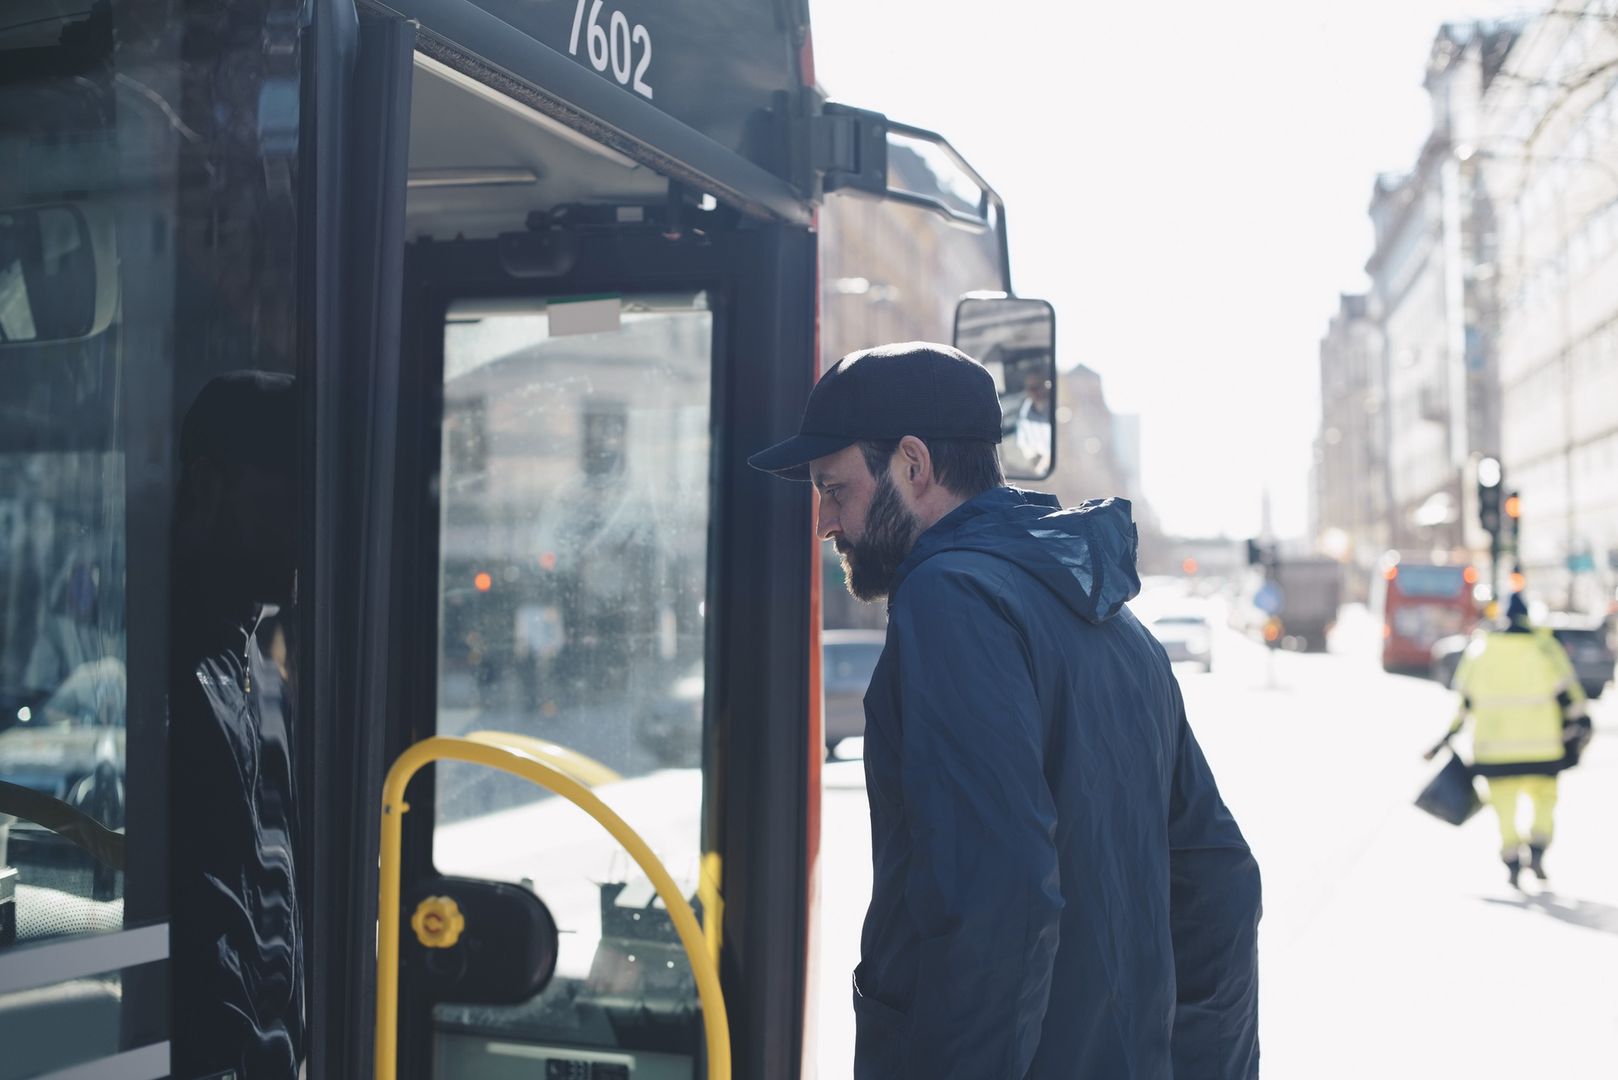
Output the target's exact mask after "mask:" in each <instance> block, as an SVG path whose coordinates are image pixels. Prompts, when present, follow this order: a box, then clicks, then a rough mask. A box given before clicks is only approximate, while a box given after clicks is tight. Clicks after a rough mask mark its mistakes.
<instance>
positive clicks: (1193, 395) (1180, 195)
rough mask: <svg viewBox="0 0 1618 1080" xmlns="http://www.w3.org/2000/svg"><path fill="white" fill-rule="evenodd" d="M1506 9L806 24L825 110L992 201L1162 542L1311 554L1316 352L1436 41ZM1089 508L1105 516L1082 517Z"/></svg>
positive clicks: (1397, 160)
mask: <svg viewBox="0 0 1618 1080" xmlns="http://www.w3.org/2000/svg"><path fill="white" fill-rule="evenodd" d="M1522 6H1523V5H1522V4H1521V2H1520V0H1518V2H1516V3H1508V2H1503V0H1354V2H1345V0H1330V2H1326V0H1254V2H1249V3H1245V4H1226V5H1216V4H1207V3H1203V2H1197V0H1159V2H1157V3H1153V4H1133V3H1113V4H1106V5H1101V4H1083V5H1079V4H1067V3H1051V2H1033V0H1007V2H1005V3H1001V4H997V5H989V4H984V3H982V2H975V3H966V2H964V0H875V2H873V0H811V14H812V18H813V21H814V34H815V63H816V68H817V72H818V75H819V78H820V82H821V84H822V85H823V86H824V87H825V88H826V91H827V93H828V94H829V95H830V96H831V97H832V99H833V100H836V101H843V102H846V103H848V104H851V105H858V106H862V107H865V108H872V109H877V110H879V111H881V112H884V113H886V114H888V115H889V116H891V117H893V118H895V119H899V120H904V121H905V122H907V123H913V124H918V125H920V126H922V127H928V128H932V129H934V130H937V131H940V132H942V133H943V134H944V135H945V136H946V137H948V138H949V139H950V141H951V142H952V143H954V145H955V146H956V147H957V148H958V149H959V150H960V151H961V152H962V153H963V154H964V155H965V156H966V157H967V159H968V160H969V161H971V162H972V163H973V164H974V165H975V166H977V168H978V169H979V171H981V172H982V173H983V174H984V176H986V177H987V178H988V180H989V182H990V183H992V184H993V185H994V186H995V187H996V188H997V189H998V190H999V192H1000V194H1001V195H1002V196H1003V197H1004V198H1005V200H1006V207H1007V221H1008V222H1009V225H1010V229H1011V251H1012V279H1013V283H1014V284H1015V286H1016V289H1017V292H1018V293H1019V294H1021V295H1024V296H1038V297H1044V298H1046V299H1049V300H1051V301H1052V302H1053V303H1054V304H1055V305H1056V312H1057V351H1058V356H1059V357H1060V358H1061V363H1062V365H1063V366H1064V367H1066V366H1070V365H1072V364H1074V363H1079V362H1083V363H1086V364H1088V365H1090V366H1091V367H1093V368H1095V369H1096V370H1097V371H1099V372H1101V373H1102V375H1103V376H1104V378H1105V385H1106V390H1107V397H1108V400H1109V403H1110V404H1111V405H1112V407H1113V409H1114V410H1115V411H1119V412H1138V413H1140V414H1141V416H1142V439H1143V443H1144V447H1143V454H1144V466H1143V469H1144V473H1145V478H1144V480H1145V488H1146V494H1147V497H1148V498H1149V499H1150V500H1151V501H1152V503H1153V505H1154V506H1155V507H1156V509H1157V511H1158V513H1159V515H1160V516H1161V518H1162V520H1163V522H1164V524H1165V526H1166V527H1167V528H1169V529H1170V530H1171V531H1174V532H1180V533H1192V534H1211V533H1217V532H1224V533H1227V534H1230V535H1233V536H1245V535H1252V534H1254V532H1255V531H1256V530H1257V528H1258V524H1259V514H1260V509H1259V508H1260V503H1261V498H1262V492H1263V489H1264V487H1265V485H1266V484H1268V485H1269V486H1270V488H1271V490H1272V493H1273V499H1274V508H1275V524H1276V528H1277V531H1278V532H1279V533H1281V534H1282V535H1296V534H1301V533H1302V532H1303V530H1304V526H1305V519H1306V515H1307V506H1308V474H1309V463H1310V455H1311V453H1312V440H1313V437H1314V434H1315V430H1316V427H1317V425H1318V420H1319V413H1320V403H1319V392H1318V383H1319V378H1318V363H1319V342H1320V337H1321V335H1322V334H1324V332H1325V330H1326V322H1327V319H1328V318H1329V317H1330V315H1331V314H1332V312H1334V311H1335V310H1336V307H1337V294H1338V293H1339V292H1340V291H1358V290H1363V289H1364V288H1365V287H1366V285H1367V281H1366V279H1365V274H1364V270H1363V267H1364V264H1365V260H1366V258H1367V257H1368V256H1369V255H1370V253H1371V227H1370V222H1369V220H1368V219H1367V217H1366V214H1365V210H1366V206H1367V204H1368V202H1369V200H1370V194H1371V183H1372V180H1373V178H1374V177H1375V175H1376V174H1377V173H1378V172H1386V171H1402V170H1404V169H1406V168H1408V167H1409V166H1410V165H1411V164H1412V163H1413V161H1414V159H1415V154H1416V151H1417V149H1418V148H1419V147H1420V145H1421V142H1422V140H1423V139H1425V137H1426V135H1427V131H1428V127H1429V120H1430V114H1429V112H1428V106H1427V97H1426V94H1425V93H1424V92H1423V90H1422V88H1421V80H1422V75H1423V72H1424V70H1425V65H1426V60H1427V55H1428V50H1429V48H1430V46H1431V44H1432V41H1433V37H1434V35H1435V33H1436V32H1437V30H1438V27H1439V25H1440V23H1442V22H1443V21H1444V20H1445V19H1463V18H1467V17H1475V16H1477V15H1485V16H1499V15H1502V14H1507V13H1510V12H1512V11H1520V10H1522ZM1097 494H1098V495H1099V494H1107V493H1104V492H1098V493H1097Z"/></svg>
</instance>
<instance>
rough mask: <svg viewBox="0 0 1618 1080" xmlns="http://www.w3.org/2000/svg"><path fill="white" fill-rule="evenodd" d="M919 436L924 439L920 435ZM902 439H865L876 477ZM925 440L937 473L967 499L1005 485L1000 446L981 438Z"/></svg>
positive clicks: (867, 463) (863, 444) (864, 446)
mask: <svg viewBox="0 0 1618 1080" xmlns="http://www.w3.org/2000/svg"><path fill="white" fill-rule="evenodd" d="M918 438H921V437H920V436H918ZM900 441H901V440H899V439H861V440H860V442H859V447H860V453H861V455H863V456H864V458H865V467H866V468H867V469H870V470H871V475H872V476H877V477H880V476H881V475H882V474H883V472H884V471H885V470H886V469H887V467H888V462H890V461H892V460H893V455H894V454H895V453H896V452H897V451H898V449H899V443H900ZM921 441H922V442H923V443H925V444H926V446H927V453H928V454H930V455H931V456H932V459H933V476H935V477H937V479H938V482H939V483H940V484H943V485H944V487H945V488H947V489H948V490H949V491H950V492H951V493H953V494H955V495H959V496H960V497H961V498H963V499H970V498H973V497H975V496H978V495H982V494H983V493H984V492H985V491H988V490H989V489H990V488H997V487H1003V486H1005V482H1006V474H1005V473H1004V472H1003V471H1001V468H1000V447H999V446H997V445H996V444H994V443H992V442H984V441H983V440H981V439H928V438H922V439H921Z"/></svg>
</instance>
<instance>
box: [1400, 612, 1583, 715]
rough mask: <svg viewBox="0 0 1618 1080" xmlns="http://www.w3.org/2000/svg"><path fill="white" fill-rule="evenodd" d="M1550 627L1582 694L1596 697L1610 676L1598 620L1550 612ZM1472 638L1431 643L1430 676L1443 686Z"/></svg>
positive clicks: (1460, 636) (1465, 636)
mask: <svg viewBox="0 0 1618 1080" xmlns="http://www.w3.org/2000/svg"><path fill="white" fill-rule="evenodd" d="M1548 625H1549V627H1550V631H1551V633H1552V634H1554V635H1556V640H1557V641H1560V642H1561V643H1562V647H1563V648H1564V649H1566V650H1567V655H1568V659H1569V660H1571V661H1573V670H1574V672H1575V673H1576V674H1577V675H1578V677H1579V685H1580V686H1582V687H1583V688H1584V693H1585V696H1586V697H1589V698H1591V699H1594V698H1598V697H1600V696H1601V694H1602V692H1603V691H1604V690H1605V689H1606V686H1607V683H1608V682H1610V681H1611V680H1612V677H1613V666H1614V656H1613V651H1612V647H1611V646H1610V645H1609V644H1608V643H1607V636H1606V632H1605V631H1604V630H1603V629H1602V627H1601V626H1600V625H1599V624H1595V623H1587V622H1584V621H1580V620H1578V619H1577V618H1576V617H1569V616H1552V617H1551V619H1550V620H1549V621H1548ZM1471 640H1472V638H1471V636H1470V635H1468V634H1454V635H1452V636H1450V637H1445V638H1439V639H1438V640H1437V641H1435V642H1434V643H1433V654H1432V657H1433V658H1432V676H1433V678H1434V679H1435V680H1437V681H1438V682H1440V683H1442V684H1443V685H1445V686H1449V685H1451V684H1452V683H1454V681H1455V669H1456V668H1457V667H1459V666H1460V663H1461V654H1462V653H1463V652H1465V651H1466V646H1467V643H1468V642H1470V641H1471Z"/></svg>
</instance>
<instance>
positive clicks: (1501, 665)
mask: <svg viewBox="0 0 1618 1080" xmlns="http://www.w3.org/2000/svg"><path fill="white" fill-rule="evenodd" d="M1454 685H1455V689H1456V690H1458V691H1459V692H1460V693H1461V695H1462V696H1463V698H1464V699H1465V701H1466V707H1467V710H1468V711H1469V712H1470V713H1471V714H1472V719H1473V721H1474V722H1475V723H1476V725H1477V727H1476V730H1475V731H1474V732H1473V735H1472V759H1473V761H1475V762H1476V763H1477V764H1479V765H1495V764H1506V763H1517V762H1541V761H1556V760H1558V759H1560V758H1561V757H1562V756H1563V754H1564V753H1566V749H1567V748H1566V746H1565V745H1564V744H1563V742H1562V716H1563V714H1562V707H1561V705H1560V704H1558V702H1557V696H1558V695H1559V694H1562V693H1567V694H1569V695H1570V696H1571V697H1573V698H1574V700H1575V701H1577V702H1578V703H1580V704H1582V702H1583V700H1584V691H1583V689H1582V688H1581V687H1580V686H1579V681H1578V677H1577V676H1576V675H1575V673H1574V671H1573V664H1572V662H1571V661H1570V660H1569V659H1568V657H1567V651H1566V650H1565V649H1563V648H1562V643H1561V642H1559V641H1557V640H1556V638H1555V637H1554V636H1552V634H1551V633H1550V631H1548V630H1541V629H1535V630H1533V631H1532V632H1530V633H1505V632H1498V631H1497V632H1493V633H1488V634H1484V635H1482V636H1480V637H1478V638H1477V639H1475V640H1474V641H1473V642H1472V643H1471V644H1470V645H1468V646H1467V649H1466V652H1465V654H1464V655H1462V657H1461V663H1460V666H1459V667H1458V668H1457V669H1456V671H1455V684H1454Z"/></svg>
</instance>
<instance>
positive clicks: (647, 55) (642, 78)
mask: <svg viewBox="0 0 1618 1080" xmlns="http://www.w3.org/2000/svg"><path fill="white" fill-rule="evenodd" d="M635 44H636V45H642V46H645V48H646V51H645V52H643V53H641V54H640V67H638V68H636V69H635V93H637V94H640V95H641V96H642V97H644V98H646V100H648V101H650V100H651V99H652V88H651V87H650V86H647V85H646V69H647V68H649V67H651V66H652V32H651V31H650V30H648V29H646V27H644V26H637V27H635Z"/></svg>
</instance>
